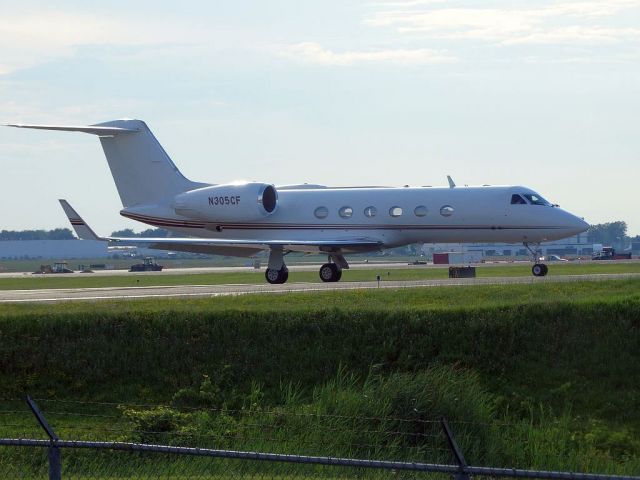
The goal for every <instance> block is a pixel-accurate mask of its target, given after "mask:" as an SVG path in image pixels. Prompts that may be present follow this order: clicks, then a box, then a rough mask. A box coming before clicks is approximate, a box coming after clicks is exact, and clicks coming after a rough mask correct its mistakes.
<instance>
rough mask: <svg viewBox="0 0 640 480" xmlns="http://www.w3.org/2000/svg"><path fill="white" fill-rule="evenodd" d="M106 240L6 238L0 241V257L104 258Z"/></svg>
mask: <svg viewBox="0 0 640 480" xmlns="http://www.w3.org/2000/svg"><path fill="white" fill-rule="evenodd" d="M108 255H109V254H108V250H107V242H101V241H98V240H15V241H14V240H6V241H0V259H4V260H14V259H16V260H17V259H28V258H47V259H71V258H105V257H107V256H108Z"/></svg>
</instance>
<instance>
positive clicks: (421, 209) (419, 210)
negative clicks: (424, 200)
mask: <svg viewBox="0 0 640 480" xmlns="http://www.w3.org/2000/svg"><path fill="white" fill-rule="evenodd" d="M413 213H414V214H415V215H416V217H424V216H426V215H427V207H425V206H424V205H418V206H417V207H416V208H415V209H414V210H413Z"/></svg>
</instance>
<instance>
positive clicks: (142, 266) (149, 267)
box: [129, 257, 163, 272]
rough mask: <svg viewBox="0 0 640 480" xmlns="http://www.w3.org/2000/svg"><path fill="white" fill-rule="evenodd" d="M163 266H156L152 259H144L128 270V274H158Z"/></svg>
mask: <svg viewBox="0 0 640 480" xmlns="http://www.w3.org/2000/svg"><path fill="white" fill-rule="evenodd" d="M162 268H163V266H162V265H158V264H157V263H156V261H155V259H154V258H153V257H144V260H143V261H142V263H136V264H135V265H131V268H129V271H130V272H160V271H161V270H162Z"/></svg>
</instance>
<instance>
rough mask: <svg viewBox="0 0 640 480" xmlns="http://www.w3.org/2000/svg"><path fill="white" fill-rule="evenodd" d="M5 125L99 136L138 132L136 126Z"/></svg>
mask: <svg viewBox="0 0 640 480" xmlns="http://www.w3.org/2000/svg"><path fill="white" fill-rule="evenodd" d="M5 126H6V127H16V128H34V129H36V130H61V131H66V132H84V133H91V134H93V135H98V136H101V137H107V136H113V135H117V134H118V133H134V132H138V131H139V130H138V129H137V128H135V129H132V128H122V127H100V126H96V125H88V126H84V127H76V126H71V125H33V124H28V123H8V124H6V125H5Z"/></svg>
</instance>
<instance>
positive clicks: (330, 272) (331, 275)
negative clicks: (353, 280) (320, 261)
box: [320, 263, 342, 282]
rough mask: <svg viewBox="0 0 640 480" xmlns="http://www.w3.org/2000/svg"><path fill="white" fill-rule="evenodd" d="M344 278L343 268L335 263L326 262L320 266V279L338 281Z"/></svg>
mask: <svg viewBox="0 0 640 480" xmlns="http://www.w3.org/2000/svg"><path fill="white" fill-rule="evenodd" d="M341 278H342V270H340V269H339V268H338V266H337V265H336V264H335V263H325V264H324V265H322V266H321V267H320V280H322V281H323V282H337V281H338V280H340V279H341Z"/></svg>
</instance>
